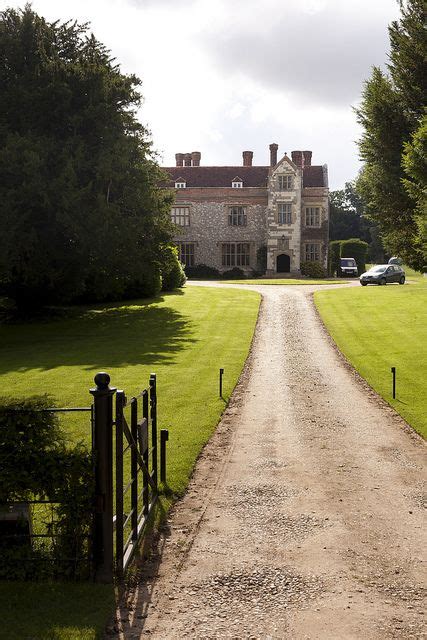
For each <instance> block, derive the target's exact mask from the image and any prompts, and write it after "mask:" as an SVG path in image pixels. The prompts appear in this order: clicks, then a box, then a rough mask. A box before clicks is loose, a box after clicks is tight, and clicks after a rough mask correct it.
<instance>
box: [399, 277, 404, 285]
mask: <svg viewBox="0 0 427 640" xmlns="http://www.w3.org/2000/svg"><path fill="white" fill-rule="evenodd" d="M399 284H405V276H402V277H401V278H400V280H399Z"/></svg>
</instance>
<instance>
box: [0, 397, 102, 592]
mask: <svg viewBox="0 0 427 640" xmlns="http://www.w3.org/2000/svg"><path fill="white" fill-rule="evenodd" d="M52 404H53V400H52V398H50V397H49V396H34V397H32V398H28V399H24V400H16V399H10V398H0V433H1V438H0V468H1V474H0V503H1V504H2V505H5V504H6V505H7V504H11V503H12V504H13V503H28V502H29V501H32V500H47V501H51V503H52V504H48V505H43V508H42V505H36V506H35V507H34V505H31V506H30V508H31V509H32V512H33V514H32V515H33V517H32V519H33V523H34V527H35V528H36V529H37V531H39V530H43V532H44V533H47V534H50V535H51V537H48V538H31V542H30V541H29V540H28V538H27V539H25V538H24V539H22V537H21V538H10V537H5V536H0V555H1V558H2V562H1V563H0V578H1V579H19V580H28V579H40V578H52V577H53V578H73V579H77V578H88V577H89V572H90V564H89V536H90V532H91V522H92V513H93V504H94V476H93V460H92V455H91V453H90V452H89V451H88V449H87V448H86V447H85V446H83V445H82V444H77V445H74V446H72V447H70V446H67V443H66V441H65V437H64V435H63V433H62V431H61V429H60V426H59V421H58V416H57V414H55V413H53V412H50V411H46V409H47V408H48V407H51V406H52ZM3 508H4V507H3Z"/></svg>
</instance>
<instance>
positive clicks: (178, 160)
mask: <svg viewBox="0 0 427 640" xmlns="http://www.w3.org/2000/svg"><path fill="white" fill-rule="evenodd" d="M175 160H176V166H177V167H182V165H183V164H184V154H183V153H175Z"/></svg>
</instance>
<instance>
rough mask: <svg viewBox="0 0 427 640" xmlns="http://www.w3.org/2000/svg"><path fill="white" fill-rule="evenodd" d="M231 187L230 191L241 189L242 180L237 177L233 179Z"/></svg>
mask: <svg viewBox="0 0 427 640" xmlns="http://www.w3.org/2000/svg"><path fill="white" fill-rule="evenodd" d="M231 187H232V189H241V188H242V187H243V180H242V178H239V176H236V177H235V178H233V180H232V181H231Z"/></svg>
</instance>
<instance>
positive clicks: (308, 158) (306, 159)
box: [302, 151, 313, 167]
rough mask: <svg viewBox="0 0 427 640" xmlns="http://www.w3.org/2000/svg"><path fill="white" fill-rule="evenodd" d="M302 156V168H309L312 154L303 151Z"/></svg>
mask: <svg viewBox="0 0 427 640" xmlns="http://www.w3.org/2000/svg"><path fill="white" fill-rule="evenodd" d="M302 155H303V156H304V167H311V156H312V155H313V152H312V151H303V152H302Z"/></svg>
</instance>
